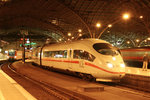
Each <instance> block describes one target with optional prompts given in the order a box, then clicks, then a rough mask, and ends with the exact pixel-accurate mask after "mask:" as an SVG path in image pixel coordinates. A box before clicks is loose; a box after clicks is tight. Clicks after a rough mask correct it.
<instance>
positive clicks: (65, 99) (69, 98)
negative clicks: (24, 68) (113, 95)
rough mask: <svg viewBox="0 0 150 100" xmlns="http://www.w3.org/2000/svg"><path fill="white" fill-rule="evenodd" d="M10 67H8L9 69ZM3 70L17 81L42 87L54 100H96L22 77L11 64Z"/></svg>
mask: <svg viewBox="0 0 150 100" xmlns="http://www.w3.org/2000/svg"><path fill="white" fill-rule="evenodd" d="M7 66H8V67H7ZM2 69H3V70H4V71H5V72H6V73H7V74H8V75H9V76H11V77H12V78H13V79H14V80H16V78H17V77H19V78H21V79H25V80H26V81H28V82H31V83H33V84H35V85H36V86H38V87H40V88H41V89H42V90H43V92H45V93H46V94H48V95H50V96H53V97H54V98H56V99H58V100H86V99H87V100H94V99H93V98H91V97H87V96H84V95H82V94H79V93H76V92H73V91H70V90H67V89H64V88H62V87H58V86H56V85H54V84H50V83H45V82H43V81H40V80H35V79H32V78H30V77H26V76H24V75H21V74H19V73H17V72H16V71H15V70H14V69H12V68H11V64H4V65H3V66H2Z"/></svg>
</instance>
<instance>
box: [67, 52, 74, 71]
mask: <svg viewBox="0 0 150 100" xmlns="http://www.w3.org/2000/svg"><path fill="white" fill-rule="evenodd" d="M68 60H69V61H68V62H69V63H68V70H73V68H72V50H71V49H70V50H69V52H68Z"/></svg>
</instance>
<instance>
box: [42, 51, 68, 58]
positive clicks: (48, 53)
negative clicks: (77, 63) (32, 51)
mask: <svg viewBox="0 0 150 100" xmlns="http://www.w3.org/2000/svg"><path fill="white" fill-rule="evenodd" d="M43 55H44V57H52V58H67V50H61V51H44V53H43Z"/></svg>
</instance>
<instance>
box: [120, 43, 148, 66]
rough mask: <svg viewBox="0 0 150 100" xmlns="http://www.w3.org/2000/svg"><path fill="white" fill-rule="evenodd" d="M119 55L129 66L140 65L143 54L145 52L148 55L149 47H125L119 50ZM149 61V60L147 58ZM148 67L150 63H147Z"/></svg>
mask: <svg viewBox="0 0 150 100" xmlns="http://www.w3.org/2000/svg"><path fill="white" fill-rule="evenodd" d="M120 52H121V55H122V57H123V59H124V61H125V62H126V63H128V65H129V66H133V67H142V63H143V56H144V55H145V54H146V53H147V54H148V56H149V57H150V47H149V46H147V47H135V48H125V49H121V50H120ZM149 63H150V60H149ZM149 68H150V65H149Z"/></svg>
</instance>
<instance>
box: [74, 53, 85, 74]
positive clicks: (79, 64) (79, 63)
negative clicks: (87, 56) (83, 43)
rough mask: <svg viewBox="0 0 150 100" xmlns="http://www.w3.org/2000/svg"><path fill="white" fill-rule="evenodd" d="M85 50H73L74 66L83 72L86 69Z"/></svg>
mask: <svg viewBox="0 0 150 100" xmlns="http://www.w3.org/2000/svg"><path fill="white" fill-rule="evenodd" d="M83 52H84V51H83V50H74V51H73V60H74V63H73V66H74V67H75V68H74V69H75V70H76V71H78V72H83V71H84V65H85V64H84V59H83Z"/></svg>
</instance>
